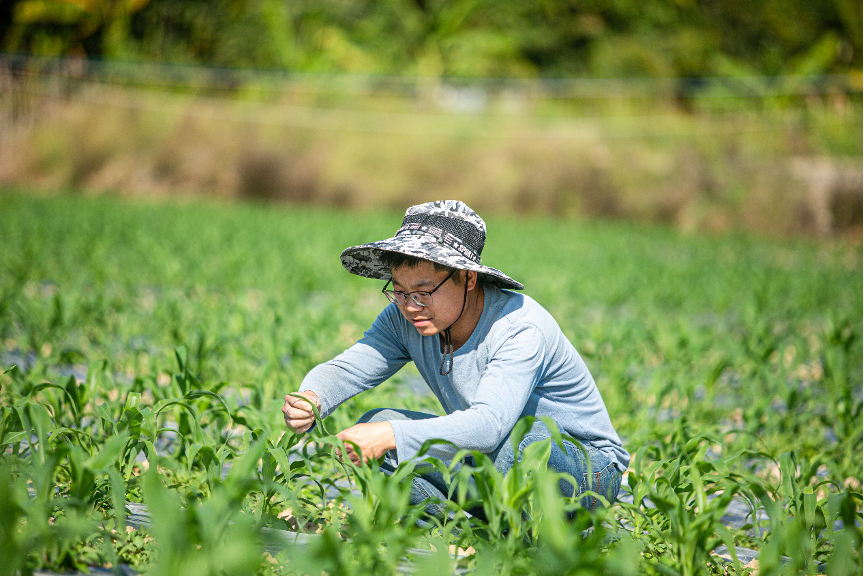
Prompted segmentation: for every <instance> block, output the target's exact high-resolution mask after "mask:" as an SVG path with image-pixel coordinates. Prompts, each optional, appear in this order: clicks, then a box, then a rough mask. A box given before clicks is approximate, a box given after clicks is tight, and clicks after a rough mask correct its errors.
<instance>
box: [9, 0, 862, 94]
mask: <svg viewBox="0 0 864 577" xmlns="http://www.w3.org/2000/svg"><path fill="white" fill-rule="evenodd" d="M746 8H747V9H746V10H744V9H742V5H741V4H740V2H737V1H734V0H725V1H723V2H705V1H697V2H669V1H662V0H655V1H653V2H650V3H644V2H636V1H633V0H628V1H619V2H597V1H591V2H576V1H574V0H567V1H559V2H518V1H513V0H507V1H501V0H498V1H494V2H493V1H492V0H457V1H447V2H445V1H443V0H418V1H414V0H387V1H384V2H371V1H369V0H366V1H359V2H350V3H346V2H341V1H336V0H326V1H316V2H312V1H308V0H304V1H299V2H290V3H285V2H280V1H278V0H218V1H216V2H211V1H204V0H149V1H147V0H144V1H140V0H139V1H136V2H117V1H115V0H101V1H97V2H86V3H85V2H59V1H53V2H52V1H37V0H14V1H12V2H9V3H7V7H6V10H7V11H8V12H9V20H10V22H11V23H12V24H11V26H10V27H9V28H8V29H7V30H3V29H0V46H2V47H3V49H5V50H10V51H28V52H31V53H36V54H48V55H54V54H58V53H69V52H80V51H81V50H82V49H83V51H84V52H86V53H87V54H88V55H89V56H103V55H104V56H109V57H123V58H130V57H135V58H139V59H143V60H150V61H162V62H174V63H204V64H211V65H217V66H231V67H237V66H243V67H267V68H288V69H292V70H302V71H310V72H319V71H328V72H332V71H343V72H364V73H385V74H392V73H401V74H410V75H421V76H435V77H438V76H478V75H479V76H517V77H531V76H537V75H543V76H586V75H592V76H606V77H608V76H613V77H621V76H623V77H630V76H638V77H646V76H647V77H657V76H659V77H667V76H668V77H685V78H686V77H692V76H703V75H717V74H724V66H725V67H726V68H727V69H728V67H729V65H730V63H734V64H735V65H736V66H740V67H745V68H747V69H748V70H749V71H751V73H756V74H780V73H785V74H789V73H792V70H791V69H790V63H793V64H792V65H791V66H792V67H795V64H794V63H795V61H799V62H804V61H806V62H808V63H809V64H810V66H802V65H800V64H799V65H798V66H797V68H798V70H799V71H801V70H807V72H808V73H814V72H818V73H824V72H831V71H848V70H852V69H855V68H860V65H861V30H860V28H861V7H860V3H856V2H851V1H845V0H841V1H837V2H806V1H805V0H772V1H768V2H760V3H758V4H754V5H748V6H747V7H746ZM4 32H5V33H4ZM820 54H821V56H819V55H820Z"/></svg>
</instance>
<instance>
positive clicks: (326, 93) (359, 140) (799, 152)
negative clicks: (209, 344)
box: [0, 72, 862, 238]
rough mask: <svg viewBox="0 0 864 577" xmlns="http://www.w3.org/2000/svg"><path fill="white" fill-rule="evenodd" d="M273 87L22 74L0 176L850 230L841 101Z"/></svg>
mask: <svg viewBox="0 0 864 577" xmlns="http://www.w3.org/2000/svg"><path fill="white" fill-rule="evenodd" d="M52 82H54V83H55V84H58V85H59V86H62V89H54V88H52V86H54V85H53V84H52ZM284 88H285V89H284V90H279V89H278V86H277V87H276V88H273V87H270V88H269V89H268V88H267V87H262V88H261V91H262V92H261V94H258V93H256V91H255V89H256V87H255V86H254V85H250V86H248V87H247V88H246V90H243V89H237V90H236V91H230V90H229V91H221V92H220V91H216V92H215V93H208V92H207V91H203V92H202V93H200V94H194V93H192V94H188V93H182V92H181V93H177V92H172V91H171V90H169V89H167V88H166V89H164V90H156V89H146V88H142V87H137V88H132V87H124V86H122V85H114V84H112V83H111V82H110V81H109V80H106V79H103V81H102V82H100V80H99V78H92V79H77V80H76V79H74V78H68V77H64V78H57V77H51V76H45V77H43V76H40V75H39V74H38V72H34V73H33V74H32V75H22V78H21V79H20V80H19V83H18V84H15V85H14V90H10V91H8V93H7V94H5V95H0V122H2V126H0V153H2V154H3V155H4V157H5V161H4V162H3V163H2V164H3V166H2V167H0V183H4V184H6V185H7V186H13V185H14V186H24V187H28V188H34V187H36V188H40V187H41V188H44V189H46V190H57V189H69V188H71V189H76V190H86V191H96V192H105V191H111V192H120V193H123V194H127V195H133V196H146V197H163V198H164V197H172V196H178V195H187V196H188V195H189V193H190V192H197V193H198V194H199V195H204V196H207V197H210V198H212V197H216V198H221V199H230V198H245V199H258V200H267V201H288V202H313V203H316V204H323V205H329V206H339V207H343V208H371V207H375V208H381V207H390V208H393V207H402V206H408V205H411V204H415V203H417V202H420V201H421V200H422V199H425V198H427V197H430V196H434V197H440V198H461V199H464V200H465V201H466V202H468V203H469V204H471V205H472V206H476V207H477V209H478V210H483V211H484V213H490V212H491V211H498V212H509V213H513V214H519V215H526V214H528V215H530V214H535V215H543V214H546V215H549V214H551V215H569V216H579V217H602V218H607V219H627V220H637V221H649V222H658V223H664V224H667V225H670V226H673V227H675V228H678V229H679V230H682V231H685V232H686V231H689V232H693V231H697V230H711V231H715V232H724V233H726V232H730V231H750V232H756V233H760V234H761V233H766V232H767V233H770V234H773V235H776V236H800V235H810V236H825V237H831V236H848V237H851V238H858V237H860V234H861V219H860V213H861V167H860V165H861V163H860V158H861V154H862V149H861V142H860V138H858V135H860V133H861V126H862V120H861V119H862V115H861V101H860V94H857V93H854V92H853V93H849V94H846V93H843V94H838V95H835V97H834V98H833V99H832V98H828V97H818V96H811V97H809V98H808V97H799V98H772V97H763V98H749V99H748V98H740V97H738V98H736V97H733V96H732V95H726V96H724V97H719V96H710V95H706V96H704V97H702V98H697V99H694V100H693V102H690V103H689V104H688V105H687V106H682V105H681V103H680V102H678V101H676V100H674V99H673V98H672V97H662V96H656V95H655V97H652V98H642V97H639V95H638V93H637V94H635V95H634V94H633V93H632V92H631V93H628V96H616V93H615V92H614V91H611V92H610V93H608V94H605V93H603V94H601V95H599V96H602V98H600V97H599V96H598V95H595V96H594V97H590V96H586V95H580V94H579V93H578V92H577V93H575V94H572V95H571V94H569V93H565V95H564V97H558V98H556V97H554V95H552V94H546V93H541V94H540V95H539V96H538V95H536V94H534V93H533V92H532V91H531V90H529V89H528V88H522V89H520V90H516V91H515V92H514V93H513V94H512V95H511V96H512V98H513V99H515V100H516V101H518V102H517V104H518V106H516V107H515V108H512V107H511V108H507V107H506V106H503V104H504V103H505V101H507V99H506V98H505V97H504V96H501V95H499V96H497V97H496V96H495V93H494V91H491V90H490V91H489V94H488V96H489V98H490V102H489V103H488V106H486V107H485V108H483V109H482V110H477V111H473V112H465V111H462V112H459V111H454V110H448V109H447V108H446V103H447V98H446V94H445V93H440V94H439V92H440V90H438V91H436V90H433V89H431V88H428V89H426V90H421V91H420V93H419V94H414V93H413V92H411V91H404V90H403V91H401V92H400V91H399V90H396V89H390V91H388V90H386V89H379V90H378V91H376V90H373V89H371V88H368V89H366V90H361V91H360V92H356V91H350V90H349V91H344V90H341V91H340V87H339V86H338V85H329V84H327V83H325V82H319V83H317V84H314V85H312V86H309V87H307V88H306V89H303V90H297V91H292V90H290V88H291V87H290V86H286V87H284ZM294 88H296V87H294ZM403 88H404V87H403ZM445 92H446V91H445ZM411 94H414V95H413V96H411ZM436 94H437V95H438V96H435V95H436ZM499 100H500V102H499ZM81 134H87V138H85V139H82V138H80V135H81Z"/></svg>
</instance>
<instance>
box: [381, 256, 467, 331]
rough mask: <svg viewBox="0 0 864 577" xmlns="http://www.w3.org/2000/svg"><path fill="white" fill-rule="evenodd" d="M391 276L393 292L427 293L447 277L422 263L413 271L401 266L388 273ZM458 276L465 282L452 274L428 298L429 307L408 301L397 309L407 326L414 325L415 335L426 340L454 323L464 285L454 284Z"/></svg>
mask: <svg viewBox="0 0 864 577" xmlns="http://www.w3.org/2000/svg"><path fill="white" fill-rule="evenodd" d="M391 273H392V275H393V290H397V291H401V292H406V293H407V292H413V291H431V290H432V289H434V288H435V287H436V286H438V285H439V284H440V283H441V281H443V280H444V279H445V278H447V273H446V272H443V271H438V270H435V267H434V266H432V264H431V263H427V262H423V263H420V264H418V265H417V266H416V267H409V266H402V267H399V268H394V269H393V270H392V271H391ZM458 275H461V277H462V283H464V282H465V273H464V272H463V271H458V272H456V274H455V275H453V277H451V278H450V280H448V281H447V282H445V283H444V284H443V285H441V287H440V288H438V290H436V291H435V292H434V293H433V294H432V300H433V303H432V304H431V305H428V306H425V307H424V306H420V305H418V304H417V303H415V302H414V301H413V300H411V299H410V298H409V299H407V300H406V301H405V304H404V305H401V306H399V307H398V308H399V312H401V313H402V316H404V317H405V319H406V320H408V322H410V323H412V324H413V325H414V328H416V329H417V332H418V333H420V334H421V335H423V336H424V337H428V336H431V335H437V334H438V333H441V332H443V331H444V330H445V329H446V328H447V327H449V326H450V325H452V324H453V323H454V322H456V319H458V318H459V314H460V313H461V312H462V299H463V297H464V295H465V286H464V284H456V283H455V282H454V281H455V280H456V277H457V276H458Z"/></svg>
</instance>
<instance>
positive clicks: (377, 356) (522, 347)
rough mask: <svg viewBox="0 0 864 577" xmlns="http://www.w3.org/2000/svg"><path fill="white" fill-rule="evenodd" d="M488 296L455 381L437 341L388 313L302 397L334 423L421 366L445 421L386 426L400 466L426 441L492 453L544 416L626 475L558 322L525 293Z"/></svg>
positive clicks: (318, 370)
mask: <svg viewBox="0 0 864 577" xmlns="http://www.w3.org/2000/svg"><path fill="white" fill-rule="evenodd" d="M483 289H484V302H483V312H482V314H481V316H480V320H479V321H478V322H477V326H476V327H475V328H474V332H473V333H471V337H470V338H469V339H468V341H467V342H466V343H465V344H464V345H462V346H461V347H459V349H458V350H457V351H456V352H455V354H454V358H453V370H452V371H451V372H450V374H448V375H446V376H442V375H441V374H439V368H440V367H441V359H442V356H443V355H442V352H441V344H440V339H439V336H438V335H434V336H430V337H423V336H421V335H420V334H419V333H418V332H417V330H416V329H415V328H414V327H413V325H411V323H409V322H408V321H407V320H405V318H404V317H403V316H402V314H401V313H400V312H399V310H398V309H397V308H396V305H395V304H391V305H390V306H388V307H387V308H385V309H384V310H383V311H382V312H381V314H380V315H378V318H377V319H376V320H375V322H374V323H373V325H372V327H371V328H370V329H369V330H368V331H366V333H365V334H364V336H363V338H362V339H360V340H359V341H357V343H355V344H354V345H353V346H352V347H351V348H349V349H348V350H346V351H345V352H343V353H342V354H340V355H339V356H337V357H336V358H334V359H333V360H331V361H328V362H326V363H323V364H321V365H318V366H317V367H315V368H314V369H312V370H311V371H310V372H309V374H307V375H306V378H305V379H303V383H302V384H301V386H300V390H301V391H306V390H312V391H314V392H315V393H316V394H317V395H318V398H319V399H320V400H321V408H322V416H327V415H329V414H330V413H332V412H333V410H334V409H335V408H336V407H337V406H339V404H341V403H343V402H344V401H346V400H348V399H350V398H351V397H353V396H354V395H356V394H357V393H360V392H362V391H365V390H368V389H371V388H373V387H375V386H376V385H378V384H380V383H382V382H384V381H385V380H387V379H388V378H390V377H391V376H392V375H393V374H394V373H396V371H398V370H399V369H400V368H401V367H402V366H404V365H405V364H406V363H408V362H410V361H414V364H415V365H416V366H417V370H418V371H419V372H420V375H421V376H422V377H423V379H424V380H425V381H426V384H428V385H429V388H430V389H431V390H432V392H433V393H434V394H435V396H436V397H437V398H438V400H439V401H440V402H441V406H442V407H444V410H445V412H446V413H447V414H446V415H445V416H442V417H435V418H432V419H424V420H414V421H411V420H400V421H389V422H390V425H391V426H392V427H393V432H394V433H395V436H396V452H397V457H398V459H399V461H400V462H401V461H403V460H406V459H411V458H413V457H415V456H416V455H417V453H418V451H419V450H420V447H421V445H422V444H423V443H424V442H425V441H426V440H428V439H444V440H447V441H451V442H452V443H454V444H455V445H456V446H457V447H459V448H461V449H470V450H477V451H480V452H482V453H491V452H492V451H494V450H495V449H496V448H497V447H498V445H500V444H501V442H502V441H503V440H504V439H505V438H507V437H508V436H509V434H510V431H511V429H512V428H513V426H514V425H515V424H516V421H517V420H519V418H520V417H522V416H524V415H535V416H541V415H546V416H549V417H552V418H553V419H554V420H555V422H556V423H557V424H558V426H559V427H560V428H561V430H562V432H564V433H566V434H568V435H570V436H572V437H575V438H576V439H579V440H580V441H581V442H582V443H585V444H590V445H592V446H594V447H596V448H597V449H599V450H600V451H602V452H603V453H605V454H606V455H608V456H609V458H610V459H611V460H612V461H613V462H614V463H616V465H617V467H618V469H619V470H620V471H621V472H624V471H625V470H626V469H627V465H628V464H629V462H630V455H629V454H628V453H627V451H625V450H624V447H623V446H622V445H621V440H620V439H619V438H618V434H617V433H616V432H615V429H614V428H613V427H612V423H611V421H610V420H609V413H608V412H607V411H606V406H605V405H604V404H603V399H602V398H601V396H600V391H599V390H598V389H597V385H596V384H595V383H594V379H593V378H592V377H591V373H590V372H589V371H588V367H586V366H585V362H584V361H583V360H582V357H580V356H579V353H578V352H576V349H575V348H574V347H573V345H572V344H571V343H570V341H569V340H568V339H567V337H565V336H564V333H562V332H561V328H560V327H559V326H558V323H557V322H556V321H555V319H554V318H552V315H550V314H549V313H548V312H547V311H546V309H544V308H543V307H542V306H540V305H539V304H538V303H537V302H536V301H535V300H534V299H532V298H531V297H528V296H526V295H523V294H521V293H515V292H510V291H507V290H501V289H499V288H497V287H494V286H490V285H485V286H484V287H483ZM454 452H455V449H453V448H452V447H447V446H444V445H439V446H437V447H436V448H435V450H433V451H430V453H429V454H433V455H434V456H436V457H439V458H445V459H446V458H448V457H450V456H452V455H453V453H454Z"/></svg>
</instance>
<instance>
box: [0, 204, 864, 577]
mask: <svg viewBox="0 0 864 577" xmlns="http://www.w3.org/2000/svg"><path fill="white" fill-rule="evenodd" d="M400 217H401V215H399V214H397V213H389V214H377V213H375V214H372V213H351V212H341V211H332V210H323V209H312V208H304V207H281V208H274V207H264V206H256V205H238V204H230V205H228V204H225V205H219V204H205V203H192V204H188V203H187V204H145V203H131V202H124V201H120V200H116V199H114V200H109V199H94V198H81V197H72V196H62V197H52V198H33V197H28V196H24V195H23V194H21V193H17V194H12V193H4V194H2V195H0V230H2V231H3V240H4V242H3V243H0V339H2V340H0V371H3V376H2V380H0V385H2V389H0V411H2V414H0V416H2V421H0V445H2V449H3V451H2V457H0V519H2V521H0V572H2V573H4V574H14V573H26V572H34V571H40V572H59V573H64V572H70V571H79V570H84V571H97V572H99V571H117V572H123V571H126V572H131V571H134V572H140V573H160V574H167V573H198V574H204V573H207V574H211V573H243V574H322V573H327V574H346V573H348V574H366V573H369V574H392V573H400V572H401V573H416V574H428V573H436V574H442V573H443V574H446V573H460V574H481V575H482V574H499V573H500V574H516V573H522V574H569V573H585V574H594V573H604V574H606V573H644V574H659V573H663V574H666V573H687V574H692V573H713V574H729V573H734V574H747V573H751V572H755V569H754V567H755V566H756V565H758V571H759V572H761V573H776V572H781V571H782V572H785V573H798V574H810V573H816V572H827V573H841V574H846V573H858V574H860V573H861V572H862V566H861V540H862V533H861V515H862V505H861V477H862V413H861V407H862V401H861V387H862V382H861V380H862V360H861V359H862V338H861V334H862V326H861V319H862V297H861V294H862V270H861V262H862V258H861V248H860V246H850V245H846V244H826V243H813V242H809V241H796V242H784V243H779V242H777V241H772V240H767V239H758V238H754V237H749V236H724V237H706V236H698V235H693V236H682V235H680V234H678V233H675V232H673V231H670V230H667V229H661V228H649V227H644V226H633V225H626V224H623V223H586V222H581V221H555V220H539V219H538V220H531V219H528V220H513V219H510V218H504V217H497V218H496V217H495V216H494V215H493V216H491V217H489V218H488V219H487V220H488V225H489V239H488V242H487V248H486V251H485V252H484V262H486V263H488V264H491V265H492V266H496V267H500V268H501V269H503V270H506V271H507V272H508V273H509V274H512V275H513V276H514V278H517V279H519V280H521V281H523V282H524V283H525V285H526V287H527V289H526V292H527V293H528V294H530V295H531V296H533V297H534V298H536V299H537V300H538V301H539V302H540V303H541V304H543V305H544V306H545V307H547V308H548V309H549V310H550V312H552V314H553V315H554V316H555V317H556V319H557V320H558V322H559V324H560V325H561V326H562V329H563V330H564V332H565V334H567V336H568V337H569V338H570V339H571V340H572V341H573V343H574V344H575V346H576V348H577V349H578V350H579V351H580V353H581V354H582V356H583V357H584V358H585V360H586V363H587V364H588V366H589V368H590V369H591V371H592V373H593V374H594V376H595V378H596V380H597V383H598V387H599V388H600V390H601V393H602V395H603V397H604V400H605V401H606V404H607V407H608V409H609V412H610V415H611V417H612V420H613V423H614V424H615V426H616V428H617V429H618V431H619V432H620V434H621V435H622V438H623V439H624V442H625V446H626V448H627V449H628V450H629V451H630V452H631V454H632V455H633V458H632V460H631V465H630V469H629V470H628V473H627V476H626V480H625V482H624V483H623V486H622V491H621V494H620V495H619V499H618V501H617V502H616V503H614V504H612V505H611V506H610V507H607V508H601V509H599V510H597V511H593V512H588V511H584V510H580V509H579V507H578V504H577V503H576V502H574V501H571V500H567V499H564V498H562V497H561V496H560V495H559V494H558V493H557V491H556V490H554V489H555V484H556V481H557V480H556V479H555V478H554V476H553V475H552V474H549V473H547V471H546V470H545V468H544V467H542V466H540V463H542V462H543V460H544V458H545V454H544V450H547V449H548V446H547V447H544V446H542V445H538V447H537V449H536V450H534V451H532V452H531V453H530V454H527V455H526V456H525V459H524V460H523V463H521V464H519V465H518V466H517V467H515V468H514V470H513V471H512V472H511V473H510V474H509V475H508V476H507V477H506V478H502V477H501V476H500V475H498V474H497V473H496V472H495V471H494V468H493V467H492V466H491V464H490V463H488V462H486V461H484V460H483V459H482V458H478V462H477V466H476V467H475V468H470V467H463V469H462V470H461V472H460V473H458V474H456V473H454V475H455V476H456V477H459V476H466V475H471V474H473V475H475V476H476V478H477V479H478V481H479V482H478V485H477V486H478V489H477V491H478V493H477V494H474V495H472V494H470V493H469V494H467V495H465V496H464V498H465V499H470V498H472V497H476V498H478V499H482V500H483V502H484V503H485V507H486V510H485V512H486V517H487V519H488V521H484V522H481V521H479V520H477V519H476V518H470V517H469V516H468V515H467V514H465V513H464V512H463V509H462V507H460V504H459V503H453V504H451V505H450V509H451V512H452V514H453V515H452V520H451V521H449V522H447V523H444V524H442V525H440V526H438V527H437V528H435V529H433V530H431V531H430V530H423V529H420V528H419V527H416V525H415V523H414V521H415V520H416V519H417V517H418V516H419V515H420V510H419V509H418V508H416V507H412V506H410V505H409V504H408V502H407V493H406V484H405V483H402V482H401V481H403V480H404V479H405V478H406V477H407V476H408V475H410V474H411V470H410V466H408V467H403V468H402V469H400V470H399V472H398V473H397V475H395V476H394V477H387V476H384V475H382V474H380V473H379V472H378V471H377V469H375V468H372V467H354V466H351V465H344V464H342V463H341V462H340V461H339V460H338V459H336V458H335V457H334V454H333V447H334V444H335V439H334V437H332V436H330V435H329V434H328V433H334V432H337V431H339V430H340V429H341V428H343V427H346V426H349V425H350V424H352V423H353V422H354V420H355V419H356V418H357V417H358V416H359V415H361V414H362V413H363V412H364V411H366V410H368V409H370V408H373V407H377V406H398V407H404V408H407V409H413V410H422V411H427V412H440V407H437V406H436V405H437V403H436V401H435V400H434V398H432V397H430V396H429V395H428V394H425V393H424V389H423V385H422V382H418V376H417V374H416V371H415V370H414V369H413V368H412V367H407V368H406V369H405V370H403V371H402V372H401V373H399V374H397V375H396V376H395V377H394V378H393V379H391V380H390V381H388V382H386V383H384V384H382V385H381V386H379V387H378V388H377V389H375V390H374V391H372V392H368V393H364V394H362V395H359V396H358V397H356V398H354V399H352V400H351V401H349V402H347V403H346V404H345V405H343V406H342V407H340V409H338V410H337V411H336V413H334V415H332V416H331V417H329V418H328V419H327V420H326V421H324V422H322V423H320V424H319V426H318V427H317V428H316V431H315V432H313V433H312V434H311V435H307V436H304V437H296V436H294V435H290V434H286V431H285V427H284V423H283V422H282V415H281V412H280V411H279V408H280V407H281V405H282V403H283V399H284V395H285V394H286V393H288V392H293V391H296V389H297V387H298V386H299V383H300V380H301V379H302V377H303V375H304V374H305V373H306V372H307V371H308V370H309V369H311V368H312V367H313V366H315V365H316V364H317V363H319V362H322V361H324V360H327V359H328V358H330V357H332V356H333V355H334V354H336V353H338V352H340V351H341V350H343V349H344V348H345V347H347V346H350V344H351V343H353V342H354V340H356V339H357V338H358V337H359V336H360V335H361V334H362V331H363V330H364V329H365V328H366V327H367V326H368V325H369V324H370V323H371V322H372V320H373V319H374V318H375V315H376V314H377V313H378V312H379V311H380V310H381V309H382V308H383V307H384V305H385V304H386V301H384V299H383V297H382V296H381V295H380V286H379V283H376V282H375V281H370V280H366V279H360V278H357V277H353V276H352V275H349V274H348V273H347V272H345V271H344V270H343V269H342V268H341V266H340V265H339V262H338V254H339V252H340V251H341V249H342V248H344V247H346V246H351V245H355V244H359V243H361V242H365V241H368V240H371V239H376V238H383V237H385V236H387V235H389V234H392V232H393V231H394V230H395V228H396V227H397V225H398V223H399V221H400ZM461 483H464V480H463V481H458V482H457V486H459V485H460V484H461ZM455 497H456V500H457V501H458V500H459V495H455ZM461 504H462V505H465V504H466V503H465V502H464V500H463V501H462V503H461ZM565 510H571V511H574V512H575V517H574V519H573V520H572V521H569V522H568V521H567V520H565V518H564V515H563V514H562V512H563V511H565ZM145 513H146V514H145ZM127 527H128V529H127ZM293 535H297V536H298V537H297V539H298V543H300V544H301V545H300V546H295V545H292V544H291V543H289V542H288V541H290V539H289V540H288V541H286V539H285V537H292V536H293ZM312 535H314V536H312ZM733 552H737V554H735V555H733ZM754 559H755V560H756V561H757V563H756V564H752V563H750V564H748V562H750V561H751V560H754ZM745 565H746V566H745Z"/></svg>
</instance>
